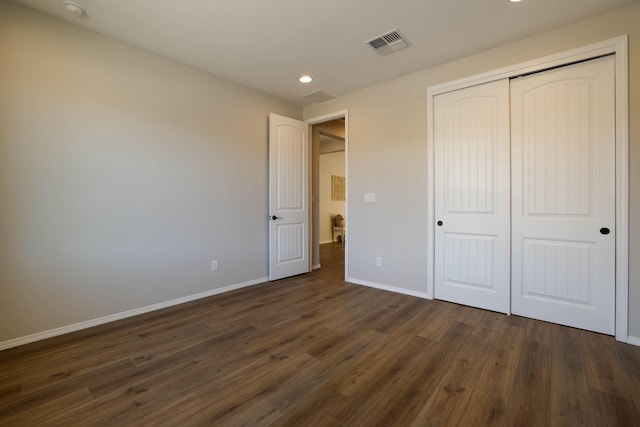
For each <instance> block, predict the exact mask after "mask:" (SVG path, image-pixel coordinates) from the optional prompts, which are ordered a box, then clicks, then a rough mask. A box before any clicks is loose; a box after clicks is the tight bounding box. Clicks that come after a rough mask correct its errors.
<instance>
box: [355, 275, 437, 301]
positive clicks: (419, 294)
mask: <svg viewBox="0 0 640 427" xmlns="http://www.w3.org/2000/svg"><path fill="white" fill-rule="evenodd" d="M346 281H347V282H349V283H354V284H356V285H362V286H368V287H370V288H376V289H382V290H383V291H389V292H395V293H397V294H404V295H410V296H412V297H418V298H423V299H431V298H429V296H428V295H427V293H426V292H417V291H410V290H409V289H404V288H398V287H395V286H389V285H382V284H380V283H374V282H367V281H366V280H360V279H354V278H353V277H347V279H346Z"/></svg>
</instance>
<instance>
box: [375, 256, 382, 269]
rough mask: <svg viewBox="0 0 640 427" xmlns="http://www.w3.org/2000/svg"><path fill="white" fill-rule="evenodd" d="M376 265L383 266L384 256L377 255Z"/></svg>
mask: <svg viewBox="0 0 640 427" xmlns="http://www.w3.org/2000/svg"><path fill="white" fill-rule="evenodd" d="M376 267H382V257H381V256H377V257H376Z"/></svg>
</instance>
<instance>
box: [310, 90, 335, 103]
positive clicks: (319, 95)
mask: <svg viewBox="0 0 640 427" xmlns="http://www.w3.org/2000/svg"><path fill="white" fill-rule="evenodd" d="M304 97H305V98H306V99H308V100H309V101H311V102H316V103H318V102H324V101H328V100H330V99H334V98H335V96H331V95H329V94H328V93H326V92H323V91H321V90H317V91H315V92H311V93H308V94H306V95H305V96H304Z"/></svg>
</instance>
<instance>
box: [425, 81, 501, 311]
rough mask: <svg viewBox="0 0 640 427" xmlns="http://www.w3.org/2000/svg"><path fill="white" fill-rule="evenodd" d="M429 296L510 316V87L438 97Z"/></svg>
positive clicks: (473, 89)
mask: <svg viewBox="0 0 640 427" xmlns="http://www.w3.org/2000/svg"><path fill="white" fill-rule="evenodd" d="M434 123H435V127H434V132H435V138H434V139H435V146H434V149H435V193H436V194H435V219H436V227H435V248H434V249H435V297H436V298H438V299H442V300H446V301H452V302H456V303H460V304H466V305H471V306H474V307H480V308H485V309H488V310H494V311H498V312H502V313H509V286H510V284H509V281H510V236H509V228H510V226H509V215H510V205H509V203H510V202H509V81H508V80H507V79H504V80H500V81H496V82H491V83H487V84H483V85H479V86H473V87H469V88H465V89H460V90H457V91H453V92H448V93H445V94H442V95H438V96H436V97H435V99H434Z"/></svg>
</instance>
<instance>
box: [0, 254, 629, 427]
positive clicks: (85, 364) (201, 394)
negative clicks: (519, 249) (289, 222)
mask: <svg viewBox="0 0 640 427" xmlns="http://www.w3.org/2000/svg"><path fill="white" fill-rule="evenodd" d="M343 251H344V247H343V246H342V245H340V244H330V245H323V247H322V264H323V268H322V270H321V271H315V272H313V273H311V274H308V275H305V276H299V277H294V278H291V279H286V280H282V281H278V282H274V283H265V284H262V285H258V286H254V287H250V288H245V289H242V290H238V291H235V292H230V293H227V294H224V295H218V296H215V297H211V298H207V299H204V300H199V301H195V302H192V303H188V304H184V305H181V306H178V307H172V308H169V309H166V310H162V311H157V312H153V313H149V314H146V315H143V316H138V317H136V318H131V319H126V320H124V321H119V322H116V323H111V324H108V325H102V326H99V327H96V328H92V329H89V330H85V331H81V332H78V333H73V334H69V335H66V336H62V337H57V338H54V339H50V340H47V341H42V342H38V343H34V344H30V345H26V346H23V347H19V348H14V349H10V350H6V351H3V352H0V425H10V426H23V425H58V426H70V425H82V426H85V425H220V426H227V425H229V426H236V425H249V426H258V425H277V426H281V425H282V426H376V425H381V426H382V425H392V426H411V425H416V426H428V425H456V426H467V425H473V426H481V425H505V426H525V425H531V426H545V425H554V426H555V425H563V426H564V425H593V426H614V425H620V426H632V425H636V426H637V425H639V424H640V348H639V347H633V346H629V345H626V344H621V343H618V342H616V341H615V340H614V339H613V338H612V337H608V336H604V335H598V334H595V333H590V332H585V331H581V330H576V329H571V328H566V327H562V326H558V325H552V324H547V323H544V322H539V321H535V320H529V319H524V318H521V317H517V316H510V317H508V316H504V315H500V314H496V313H492V312H488V311H483V310H477V309H473V308H468V307H462V306H458V305H455V304H450V303H446V302H439V301H426V300H422V299H418V298H413V297H409V296H404V295H398V294H393V293H389V292H384V291H379V290H375V289H370V288H366V287H362V286H356V285H350V284H346V283H344V281H343V277H344V273H343V271H344V270H343V267H342V265H341V263H340V262H339V261H340V259H341V258H342V257H343V254H344V252H343ZM336 260H338V262H335V261H336Z"/></svg>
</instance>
